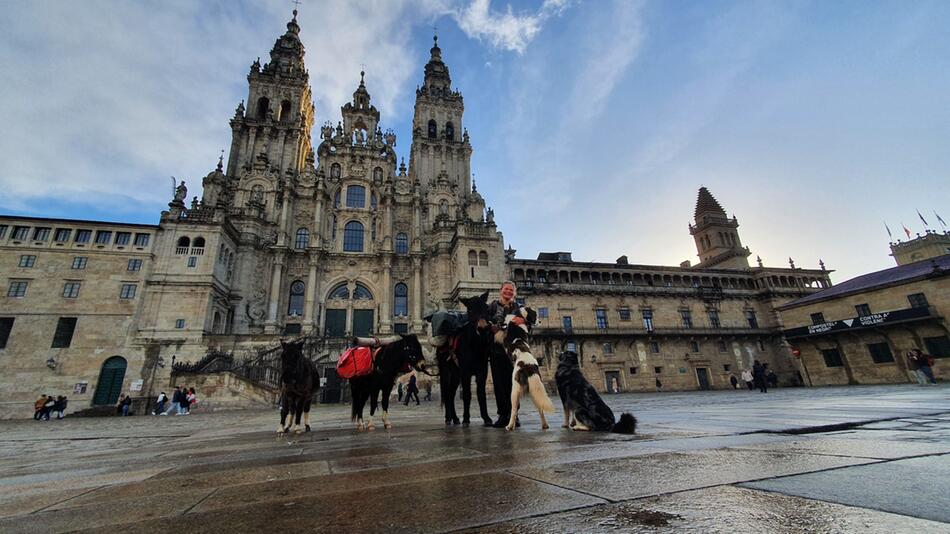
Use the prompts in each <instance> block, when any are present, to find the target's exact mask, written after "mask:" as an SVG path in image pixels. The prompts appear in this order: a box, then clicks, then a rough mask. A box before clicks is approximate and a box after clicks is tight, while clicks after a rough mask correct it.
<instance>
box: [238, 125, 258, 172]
mask: <svg viewBox="0 0 950 534" xmlns="http://www.w3.org/2000/svg"><path fill="white" fill-rule="evenodd" d="M256 148H257V128H252V129H251V133H250V135H249V136H248V138H247V146H246V147H245V150H244V152H243V153H242V154H241V155H242V156H244V157H243V158H242V159H241V163H240V164H241V166H243V165H245V164H247V163H251V164H253V163H254V158H256V157H257V150H256Z"/></svg>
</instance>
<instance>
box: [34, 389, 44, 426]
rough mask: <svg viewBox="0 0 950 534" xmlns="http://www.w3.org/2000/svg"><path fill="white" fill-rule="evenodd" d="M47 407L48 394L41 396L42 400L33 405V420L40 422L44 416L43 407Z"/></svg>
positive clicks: (39, 399)
mask: <svg viewBox="0 0 950 534" xmlns="http://www.w3.org/2000/svg"><path fill="white" fill-rule="evenodd" d="M45 405H46V394H45V393H44V394H43V395H40V398H38V399H36V402H34V403H33V409H34V410H35V411H34V412H33V419H34V420H35V421H39V420H40V416H42V415H43V406H45Z"/></svg>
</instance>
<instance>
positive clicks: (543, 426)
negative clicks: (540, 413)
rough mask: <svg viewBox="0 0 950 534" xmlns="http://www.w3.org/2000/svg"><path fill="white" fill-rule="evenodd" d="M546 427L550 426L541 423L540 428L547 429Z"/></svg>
mask: <svg viewBox="0 0 950 534" xmlns="http://www.w3.org/2000/svg"><path fill="white" fill-rule="evenodd" d="M548 428H550V427H549V426H548V425H546V424H545V425H541V430H547V429H548Z"/></svg>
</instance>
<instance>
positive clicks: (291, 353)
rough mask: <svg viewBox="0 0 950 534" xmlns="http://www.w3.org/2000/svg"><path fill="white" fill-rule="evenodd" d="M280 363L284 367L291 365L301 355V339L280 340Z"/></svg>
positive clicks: (293, 364) (297, 360) (294, 363)
mask: <svg viewBox="0 0 950 534" xmlns="http://www.w3.org/2000/svg"><path fill="white" fill-rule="evenodd" d="M280 347H281V349H282V350H281V352H280V363H281V364H282V365H283V367H284V369H287V368H290V367H293V366H295V365H296V364H297V362H299V361H300V358H302V357H303V340H299V341H291V342H289V343H288V342H285V341H284V340H283V339H282V340H280Z"/></svg>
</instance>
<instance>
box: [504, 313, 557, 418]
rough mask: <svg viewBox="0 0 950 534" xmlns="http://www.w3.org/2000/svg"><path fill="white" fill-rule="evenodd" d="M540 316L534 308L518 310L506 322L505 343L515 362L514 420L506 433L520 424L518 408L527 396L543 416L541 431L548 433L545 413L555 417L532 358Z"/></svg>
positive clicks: (512, 416)
mask: <svg viewBox="0 0 950 534" xmlns="http://www.w3.org/2000/svg"><path fill="white" fill-rule="evenodd" d="M537 320H538V316H537V314H536V313H535V311H534V310H532V309H531V308H526V307H522V308H518V310H516V311H515V313H514V314H512V315H509V316H507V317H506V318H505V330H504V340H503V342H502V344H503V345H504V347H505V350H506V352H507V353H508V354H509V355H510V356H511V357H512V359H514V368H515V369H514V372H513V373H512V375H511V419H510V420H509V421H508V426H506V427H505V429H506V430H514V429H515V426H516V423H517V421H518V404H519V402H520V400H521V397H522V396H523V395H525V394H528V395H530V396H531V401H532V402H534V407H535V408H537V410H538V413H539V414H540V415H541V428H542V429H544V430H547V428H548V421H547V419H545V417H544V412H551V413H554V404H553V403H552V402H551V398H550V397H548V393H547V391H545V390H544V382H542V381H541V374H540V372H539V370H538V360H537V359H536V358H535V357H534V355H533V354H531V346H530V345H529V344H528V331H529V329H530V327H531V325H532V324H534V323H535V322H537Z"/></svg>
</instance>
